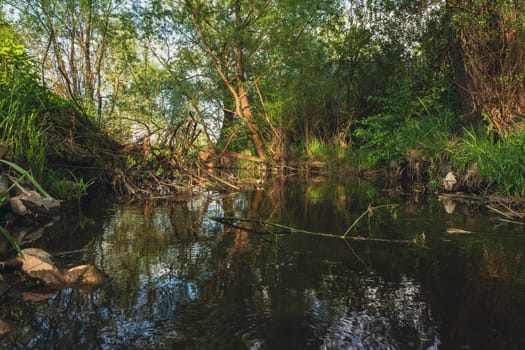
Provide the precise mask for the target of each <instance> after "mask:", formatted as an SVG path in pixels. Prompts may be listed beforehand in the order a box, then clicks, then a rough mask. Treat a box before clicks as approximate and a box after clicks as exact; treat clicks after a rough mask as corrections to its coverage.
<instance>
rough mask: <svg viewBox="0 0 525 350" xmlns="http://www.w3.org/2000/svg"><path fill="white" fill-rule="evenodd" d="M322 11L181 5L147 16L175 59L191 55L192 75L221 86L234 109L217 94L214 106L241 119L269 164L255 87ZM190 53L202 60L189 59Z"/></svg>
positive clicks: (294, 5)
mask: <svg viewBox="0 0 525 350" xmlns="http://www.w3.org/2000/svg"><path fill="white" fill-rule="evenodd" d="M323 6H326V4H325V3H324V2H320V3H318V2H314V3H310V2H308V3H305V2H303V1H296V0H280V1H272V0H264V1H247V0H234V1H225V0H221V1H213V2H210V1H203V0H184V1H183V0H180V1H175V2H172V3H171V5H170V6H168V5H166V4H160V3H153V4H152V6H151V7H150V9H149V10H150V13H151V14H153V15H151V16H150V17H151V18H155V19H157V21H156V28H157V30H156V31H155V32H156V35H157V37H159V38H160V36H163V38H162V39H163V40H165V42H166V40H167V41H170V40H171V41H172V43H173V44H174V46H175V49H176V50H178V51H179V52H180V53H182V54H181V55H179V56H178V59H185V58H188V57H190V56H191V58H190V59H191V60H192V63H193V67H192V69H191V72H192V73H193V74H195V75H206V77H207V78H208V79H209V80H210V81H211V82H212V84H213V83H214V82H217V81H220V83H221V84H222V86H223V87H224V88H225V89H226V90H227V91H228V94H229V96H230V97H231V100H232V102H233V107H232V108H229V106H227V105H226V103H227V99H224V98H223V96H219V89H218V90H217V92H218V95H217V97H216V101H222V103H223V108H224V110H225V111H226V112H233V114H234V115H235V116H236V117H237V118H239V119H240V121H241V122H242V124H243V125H244V127H245V128H246V130H247V132H248V134H249V135H250V138H251V141H252V144H253V146H254V149H255V152H256V154H257V156H258V158H259V160H260V161H263V162H265V161H267V160H268V159H269V155H268V151H269V147H268V145H269V140H268V139H269V137H268V136H266V135H273V134H275V133H272V131H270V132H268V131H267V129H272V125H271V120H270V119H269V118H267V115H266V114H265V112H264V103H265V102H264V101H265V100H264V91H261V90H260V89H259V87H260V86H261V85H263V83H262V82H263V80H264V79H267V78H268V76H269V75H270V73H271V72H273V71H275V70H279V69H282V68H281V67H280V65H281V64H284V63H285V61H286V59H287V58H288V57H289V56H291V54H292V53H293V52H294V50H297V49H298V43H299V40H298V39H299V38H300V37H301V36H302V35H303V34H304V32H305V31H307V30H311V28H312V27H314V24H315V19H316V18H318V17H319V16H320V14H321V13H322V11H321V9H322V8H323ZM154 22H155V21H154ZM166 38H168V39H166ZM171 49H172V50H173V45H172V47H171ZM166 50H167V49H165V50H164V51H166ZM194 51H199V52H200V53H201V57H199V58H197V59H195V56H194V55H188V54H187V53H189V52H194ZM164 55H166V54H165V53H164ZM172 59H174V58H173V57H172ZM166 61H168V62H169V61H170V59H166ZM209 66H211V67H213V72H211V71H210V70H208V68H207V67H209ZM189 75H191V74H189ZM277 76H278V75H277ZM275 83H276V84H278V82H275ZM254 106H255V107H256V108H254ZM270 138H271V136H270Z"/></svg>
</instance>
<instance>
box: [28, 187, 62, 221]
mask: <svg viewBox="0 0 525 350" xmlns="http://www.w3.org/2000/svg"><path fill="white" fill-rule="evenodd" d="M19 197H20V199H21V201H22V203H23V204H24V205H25V206H26V208H27V209H29V210H31V211H32V212H33V213H36V214H42V215H51V216H53V215H57V214H58V213H59V212H60V206H61V205H62V203H61V201H59V200H57V199H55V198H51V197H46V198H43V197H42V196H41V195H40V194H39V193H38V192H36V191H29V192H28V193H27V194H23V195H20V196H19Z"/></svg>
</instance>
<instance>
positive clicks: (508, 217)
mask: <svg viewBox="0 0 525 350" xmlns="http://www.w3.org/2000/svg"><path fill="white" fill-rule="evenodd" d="M487 208H488V209H490V210H492V211H494V212H496V213H498V214H500V215H503V216H504V217H506V218H507V219H509V220H512V219H514V217H513V216H512V215H510V214H508V213H505V212H503V211H501V210H498V209H496V208H494V207H492V206H490V205H487Z"/></svg>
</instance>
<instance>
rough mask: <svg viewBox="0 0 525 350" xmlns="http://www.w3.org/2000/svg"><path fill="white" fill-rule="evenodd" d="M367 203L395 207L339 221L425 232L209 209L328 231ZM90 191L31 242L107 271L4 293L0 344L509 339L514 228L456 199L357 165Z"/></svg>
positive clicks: (502, 345) (518, 307) (437, 344)
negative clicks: (161, 190) (408, 190)
mask: <svg viewBox="0 0 525 350" xmlns="http://www.w3.org/2000/svg"><path fill="white" fill-rule="evenodd" d="M369 203H374V204H385V203H398V204H400V206H399V208H398V209H397V210H396V211H394V212H391V211H389V210H384V211H377V212H375V213H374V215H373V216H372V217H370V218H366V219H364V220H362V221H360V222H359V225H358V226H357V228H356V232H355V233H354V234H359V235H361V236H366V237H368V236H371V237H375V238H384V239H411V238H412V237H414V235H416V234H420V233H422V232H424V233H425V235H426V237H427V241H426V245H425V246H424V247H416V246H406V245H400V244H394V243H377V242H374V243H371V242H353V241H352V242H348V243H345V241H343V240H341V239H336V238H333V239H332V238H327V237H316V236H305V235H301V234H300V233H297V234H291V235H279V236H274V235H264V236H262V235H258V234H256V233H253V232H249V231H247V230H243V229H239V228H231V227H225V226H223V225H222V224H219V223H217V222H215V221H212V220H210V219H209V218H210V217H211V216H228V217H233V216H235V217H240V218H260V219H264V220H269V221H272V222H275V223H279V224H284V225H288V226H293V227H297V228H302V229H306V230H310V231H318V232H328V233H339V234H340V233H343V232H344V231H345V230H346V229H347V228H348V227H349V226H350V225H351V224H352V222H353V221H354V220H355V219H356V218H357V217H358V216H359V215H360V214H361V213H362V212H363V211H364V210H365V209H366V208H367V206H368V205H369ZM90 204H91V205H89V206H86V207H85V208H84V209H83V213H82V215H81V216H80V219H79V217H78V216H75V215H66V216H65V217H64V218H63V219H62V221H61V222H59V223H57V224H56V225H55V226H53V227H51V228H49V229H48V230H47V232H46V235H45V238H43V239H41V240H39V241H38V242H36V243H35V245H39V246H41V247H43V248H45V249H47V250H49V251H51V252H55V253H59V252H63V251H77V250H80V251H79V252H78V253H75V254H73V255H68V256H67V259H66V258H62V262H63V263H65V264H78V263H93V264H95V265H97V266H99V267H101V268H102V269H103V270H105V271H106V272H107V273H108V274H109V275H110V276H111V281H110V282H109V283H108V284H107V285H105V286H104V287H102V288H100V289H98V290H96V291H94V292H87V291H83V290H77V289H65V290H62V291H59V292H55V293H52V294H50V295H49V296H48V298H47V299H44V300H41V301H33V302H22V301H21V300H20V298H21V296H16V297H15V296H12V297H9V298H4V299H5V300H3V303H2V305H1V306H0V319H2V320H4V321H7V322H9V323H10V324H11V325H13V326H14V327H16V329H17V331H16V332H15V333H11V334H8V335H4V336H3V337H2V338H0V347H1V348H6V349H69V348H74V349H386V348H388V349H429V348H430V349H438V348H439V349H458V348H462V347H463V348H467V349H468V348H471V349H485V348H486V349H513V348H515V349H518V348H524V347H525V334H524V333H523V327H524V326H525V288H524V287H525V273H524V271H523V261H522V259H523V252H524V248H525V233H524V232H523V229H522V228H520V227H515V226H511V225H510V224H506V223H502V222H500V221H498V220H497V218H495V217H491V216H489V215H488V214H487V213H482V212H481V213H480V212H478V211H477V210H475V209H474V208H471V207H469V206H468V205H465V204H463V205H462V204H461V203H456V204H454V205H455V208H454V210H451V204H450V203H443V202H440V201H438V200H436V199H434V198H429V197H425V196H423V195H421V194H418V193H415V194H410V195H405V194H403V193H399V192H395V191H383V190H381V189H380V188H378V187H374V186H372V185H370V184H368V183H366V182H360V181H358V180H348V181H347V182H344V183H343V182H341V181H339V182H338V183H333V182H330V181H319V182H306V181H299V180H290V179H288V180H279V179H277V180H275V181H274V182H272V183H271V184H268V186H266V188H265V189H264V190H257V191H248V192H242V193H236V194H229V195H224V194H218V193H201V194H199V195H197V196H195V197H193V198H191V199H188V200H180V201H171V202H149V203H146V204H127V205H114V204H108V205H104V204H103V203H101V202H100V201H93V202H92V203H90ZM447 206H448V207H447ZM243 225H249V223H244V224H243ZM245 228H250V227H245ZM448 228H459V229H464V230H468V231H472V233H470V234H447V233H446V230H447V229H448ZM26 299H27V297H26Z"/></svg>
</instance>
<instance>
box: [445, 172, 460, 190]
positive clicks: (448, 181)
mask: <svg viewBox="0 0 525 350" xmlns="http://www.w3.org/2000/svg"><path fill="white" fill-rule="evenodd" d="M457 182H458V181H457V180H456V175H454V173H453V172H451V171H449V172H448V173H447V175H446V176H445V180H443V187H445V190H447V191H452V189H453V188H454V186H455V185H456V183H457Z"/></svg>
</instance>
